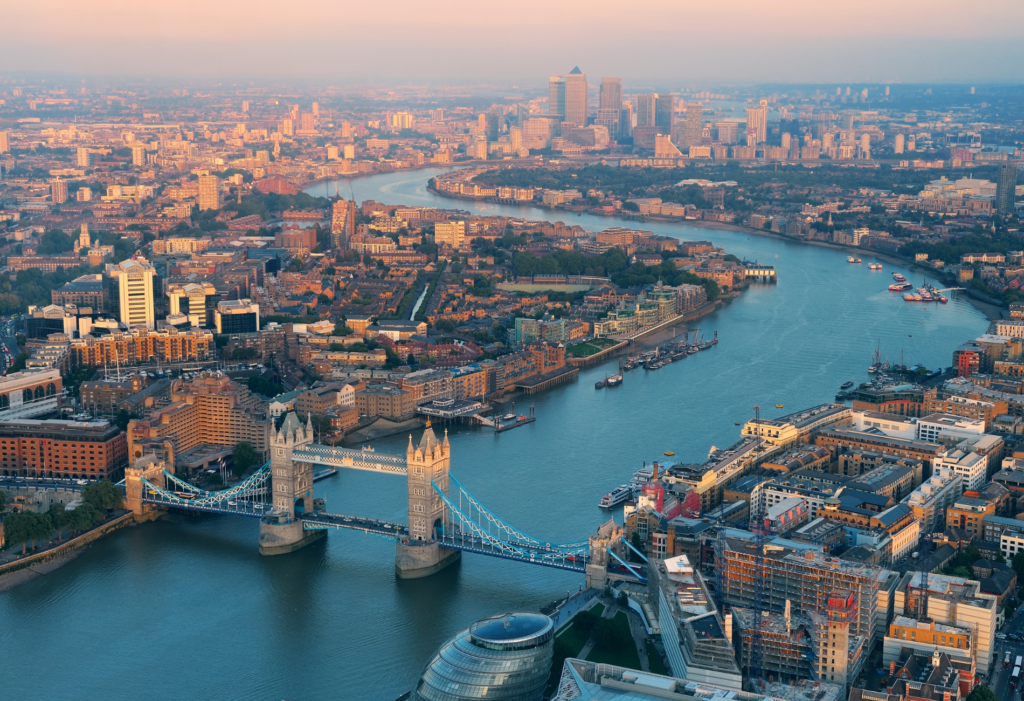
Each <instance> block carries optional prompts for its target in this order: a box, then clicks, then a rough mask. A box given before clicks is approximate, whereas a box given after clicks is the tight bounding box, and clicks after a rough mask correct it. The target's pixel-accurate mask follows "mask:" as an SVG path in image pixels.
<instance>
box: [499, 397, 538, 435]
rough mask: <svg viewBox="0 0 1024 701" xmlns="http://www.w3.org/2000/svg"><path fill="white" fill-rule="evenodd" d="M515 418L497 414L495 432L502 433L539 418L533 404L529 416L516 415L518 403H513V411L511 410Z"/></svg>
mask: <svg viewBox="0 0 1024 701" xmlns="http://www.w3.org/2000/svg"><path fill="white" fill-rule="evenodd" d="M510 413H511V414H512V415H513V416H514V417H515V418H513V419H504V418H502V417H500V416H497V415H495V417H494V423H493V426H494V432H495V433H501V432H502V431H508V430H510V429H513V428H518V427H519V426H525V425H526V424H532V423H533V422H534V421H536V420H537V416H536V414H535V413H534V409H533V404H531V405H530V413H529V414H528V415H527V416H518V415H516V405H515V404H513V405H512V411H511V412H510Z"/></svg>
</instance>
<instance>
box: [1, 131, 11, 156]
mask: <svg viewBox="0 0 1024 701" xmlns="http://www.w3.org/2000/svg"><path fill="white" fill-rule="evenodd" d="M10 150H11V133H10V132H8V131H0V153H7V152H8V151H10Z"/></svg>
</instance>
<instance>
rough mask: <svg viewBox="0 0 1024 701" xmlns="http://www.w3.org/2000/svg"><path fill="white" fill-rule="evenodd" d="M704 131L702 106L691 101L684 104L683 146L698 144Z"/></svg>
mask: <svg viewBox="0 0 1024 701" xmlns="http://www.w3.org/2000/svg"><path fill="white" fill-rule="evenodd" d="M703 132H704V106H703V105H702V104H700V103H699V102H691V103H690V104H688V105H687V106H686V141H685V143H683V144H681V145H683V146H687V147H689V146H700V142H701V135H702V134H703Z"/></svg>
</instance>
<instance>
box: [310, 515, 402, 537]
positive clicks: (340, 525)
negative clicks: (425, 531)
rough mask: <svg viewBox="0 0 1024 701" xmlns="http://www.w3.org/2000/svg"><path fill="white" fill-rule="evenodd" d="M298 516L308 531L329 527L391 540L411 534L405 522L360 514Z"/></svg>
mask: <svg viewBox="0 0 1024 701" xmlns="http://www.w3.org/2000/svg"><path fill="white" fill-rule="evenodd" d="M296 518H298V519H299V520H300V521H302V528H303V529H304V530H307V531H319V530H324V529H327V528H337V529H339V530H340V529H347V530H352V531H362V532H363V533H370V534H372V535H378V536H381V537H384V538H388V539H389V540H398V539H399V538H402V537H407V536H408V535H409V527H408V526H407V525H405V524H404V523H395V522H393V521H382V520H380V519H377V518H362V517H360V516H345V515H344V514H328V513H324V512H318V513H314V514H301V515H297V516H296Z"/></svg>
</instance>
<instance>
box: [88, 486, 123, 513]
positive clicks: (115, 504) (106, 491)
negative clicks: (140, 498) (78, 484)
mask: <svg viewBox="0 0 1024 701" xmlns="http://www.w3.org/2000/svg"><path fill="white" fill-rule="evenodd" d="M82 501H83V502H84V503H85V504H88V505H89V506H91V507H93V508H94V509H96V511H98V512H100V514H101V515H102V512H104V511H109V510H111V509H120V508H122V507H123V506H124V498H123V497H122V496H121V490H120V489H118V488H117V487H115V486H114V483H113V482H111V481H110V480H108V479H101V480H100V481H99V482H93V483H92V484H89V485H86V487H85V489H83V490H82Z"/></svg>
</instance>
